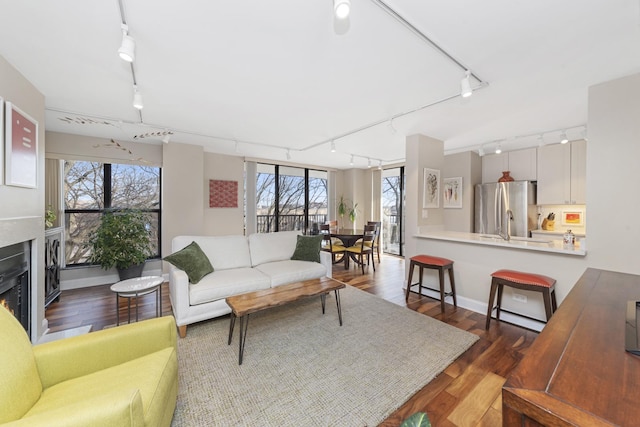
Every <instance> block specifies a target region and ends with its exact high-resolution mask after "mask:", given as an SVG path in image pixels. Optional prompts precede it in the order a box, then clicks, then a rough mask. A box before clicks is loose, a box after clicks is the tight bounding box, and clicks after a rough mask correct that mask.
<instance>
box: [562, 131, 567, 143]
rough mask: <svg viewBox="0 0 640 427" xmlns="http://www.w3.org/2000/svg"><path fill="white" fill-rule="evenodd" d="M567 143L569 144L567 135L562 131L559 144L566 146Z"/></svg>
mask: <svg viewBox="0 0 640 427" xmlns="http://www.w3.org/2000/svg"><path fill="white" fill-rule="evenodd" d="M567 142H569V138H567V133H566V132H565V131H562V133H561V134H560V144H566V143H567Z"/></svg>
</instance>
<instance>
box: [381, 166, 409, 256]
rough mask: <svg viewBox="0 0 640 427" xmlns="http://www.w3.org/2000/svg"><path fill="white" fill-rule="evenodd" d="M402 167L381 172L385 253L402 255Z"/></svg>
mask: <svg viewBox="0 0 640 427" xmlns="http://www.w3.org/2000/svg"><path fill="white" fill-rule="evenodd" d="M404 184H405V176H404V167H399V168H392V169H385V170H383V171H382V227H383V231H384V233H383V236H384V240H383V242H382V249H383V251H384V252H385V253H388V254H393V255H400V256H402V255H404V223H405V221H404V219H405V218H404V211H405V209H404V207H405V194H404V187H405V185H404Z"/></svg>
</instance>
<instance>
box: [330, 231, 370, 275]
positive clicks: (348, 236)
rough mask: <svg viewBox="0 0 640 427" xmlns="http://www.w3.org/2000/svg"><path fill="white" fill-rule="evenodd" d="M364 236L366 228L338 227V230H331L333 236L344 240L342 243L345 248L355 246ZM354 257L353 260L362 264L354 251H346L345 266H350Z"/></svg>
mask: <svg viewBox="0 0 640 427" xmlns="http://www.w3.org/2000/svg"><path fill="white" fill-rule="evenodd" d="M363 236H364V230H359V229H352V228H338V229H336V230H332V231H331V237H335V238H338V239H340V240H342V243H343V245H344V247H345V248H348V247H350V246H353V245H355V244H356V242H357V241H358V239H362V237H363ZM350 259H352V260H353V262H355V263H356V264H358V265H360V262H359V261H358V258H357V257H356V256H355V255H354V254H353V253H345V254H344V268H345V269H347V268H349V260H350Z"/></svg>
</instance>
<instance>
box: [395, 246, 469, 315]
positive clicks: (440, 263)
mask: <svg viewBox="0 0 640 427" xmlns="http://www.w3.org/2000/svg"><path fill="white" fill-rule="evenodd" d="M415 266H418V267H420V279H419V281H418V282H416V283H411V281H412V280H413V270H414V267H415ZM425 268H429V269H432V270H438V276H439V278H440V310H441V311H442V312H443V313H444V299H445V297H448V296H452V297H453V306H454V307H457V306H458V302H457V300H456V283H455V281H454V280H453V261H451V260H450V259H446V258H439V257H435V256H430V255H416V256H413V257H411V264H410V265H409V280H407V295H406V297H405V301H409V292H415V291H411V287H412V286H415V285H419V287H418V293H419V294H422V272H423V271H424V269H425ZM445 270H449V282H450V283H451V292H446V293H445V291H444V272H445ZM425 288H427V289H429V290H432V291H435V292H438V290H437V289H433V288H430V287H428V286H425Z"/></svg>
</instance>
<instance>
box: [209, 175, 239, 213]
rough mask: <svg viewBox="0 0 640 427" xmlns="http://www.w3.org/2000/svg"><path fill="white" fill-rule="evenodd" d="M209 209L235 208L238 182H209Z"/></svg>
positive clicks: (216, 180) (213, 180) (214, 180)
mask: <svg viewBox="0 0 640 427" xmlns="http://www.w3.org/2000/svg"><path fill="white" fill-rule="evenodd" d="M209 207H210V208H237V207H238V181H222V180H218V179H210V180H209Z"/></svg>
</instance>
